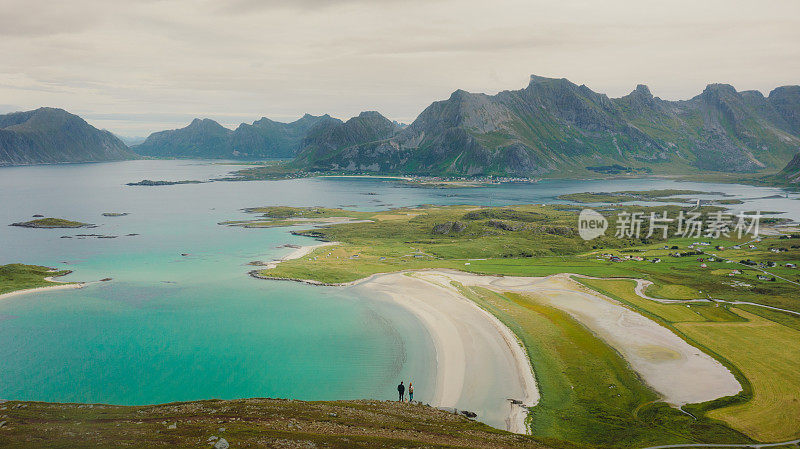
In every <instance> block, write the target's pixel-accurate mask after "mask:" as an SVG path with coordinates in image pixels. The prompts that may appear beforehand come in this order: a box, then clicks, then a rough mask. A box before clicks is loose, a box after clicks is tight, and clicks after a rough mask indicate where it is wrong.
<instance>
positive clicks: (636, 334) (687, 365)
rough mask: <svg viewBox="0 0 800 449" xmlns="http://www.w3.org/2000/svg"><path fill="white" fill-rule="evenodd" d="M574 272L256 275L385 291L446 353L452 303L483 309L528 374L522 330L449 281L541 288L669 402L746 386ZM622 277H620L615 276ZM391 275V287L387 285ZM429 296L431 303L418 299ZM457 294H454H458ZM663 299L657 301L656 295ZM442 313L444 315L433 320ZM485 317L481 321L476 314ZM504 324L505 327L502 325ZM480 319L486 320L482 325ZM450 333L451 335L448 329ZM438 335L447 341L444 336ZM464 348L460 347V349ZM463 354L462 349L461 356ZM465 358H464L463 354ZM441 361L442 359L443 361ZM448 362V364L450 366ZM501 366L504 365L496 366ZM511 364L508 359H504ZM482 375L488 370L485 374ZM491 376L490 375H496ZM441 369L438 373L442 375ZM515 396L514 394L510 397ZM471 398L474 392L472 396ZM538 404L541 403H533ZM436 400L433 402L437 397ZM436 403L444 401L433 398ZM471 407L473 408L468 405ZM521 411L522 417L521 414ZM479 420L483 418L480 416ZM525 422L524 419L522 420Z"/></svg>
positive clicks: (517, 288)
mask: <svg viewBox="0 0 800 449" xmlns="http://www.w3.org/2000/svg"><path fill="white" fill-rule="evenodd" d="M570 276H571V274H570V273H562V274H556V275H550V276H544V277H518V276H499V275H480V274H475V273H468V272H462V271H459V270H450V269H421V270H403V271H398V272H390V273H376V274H373V275H370V276H367V277H365V278H362V279H358V280H355V281H352V282H346V283H322V282H319V281H314V280H308V279H305V280H304V279H293V278H271V277H268V276H255V277H259V278H263V279H272V280H289V281H294V282H302V283H307V284H310V285H321V286H336V287H354V288H362V289H367V290H372V291H376V292H380V293H384V294H385V295H387V296H388V297H390V298H391V299H392V300H393V301H394V302H396V303H397V304H399V305H401V306H403V307H405V308H407V309H409V310H410V311H411V312H412V313H414V314H415V315H417V317H418V318H420V320H421V321H422V323H423V324H424V325H425V327H426V328H428V330H429V332H430V333H431V335H432V338H433V339H434V343H435V345H434V346H435V347H436V350H437V359H438V357H439V356H438V354H439V353H440V352H442V351H447V350H452V349H451V348H452V347H453V346H454V345H455V346H457V344H456V343H454V339H455V338H457V337H454V335H455V334H454V333H453V330H452V329H448V328H447V327H448V325H442V324H440V320H444V321H448V320H452V319H453V318H452V316H453V313H455V311H454V310H451V309H452V308H453V305H455V304H458V307H457V308H458V309H461V312H463V311H464V310H468V309H478V310H479V311H480V312H481V313H480V314H476V316H475V317H473V318H471V319H470V320H469V321H468V322H469V323H475V322H476V321H479V322H481V323H482V324H483V325H486V324H487V323H491V324H492V325H494V326H495V329H494V331H493V332H494V334H495V335H496V336H497V335H499V336H501V338H502V339H507V338H508V335H509V334H510V335H511V340H510V341H512V342H514V344H510V343H508V341H507V347H508V348H511V349H510V350H509V352H510V353H512V358H513V359H514V360H515V362H514V363H513V365H516V367H515V369H516V370H517V371H519V370H520V368H519V367H520V366H524V365H521V364H520V362H519V354H518V353H516V354H514V352H515V349H514V347H517V348H519V351H521V354H522V355H523V356H524V357H523V359H524V363H525V364H526V365H527V366H528V367H529V368H528V370H527V371H528V374H530V375H531V376H533V372H534V371H533V368H532V367H531V365H530V360H529V359H528V357H527V354H526V352H525V349H524V348H523V347H522V346H521V344H520V343H519V341H518V339H517V338H516V335H515V334H513V332H511V331H510V329H508V328H507V327H506V326H505V325H504V324H502V323H500V322H499V320H498V319H497V317H495V316H494V315H492V314H491V313H489V312H487V311H485V310H483V309H481V308H480V307H479V306H478V305H477V304H475V303H474V302H472V301H470V300H469V299H468V298H466V297H464V296H462V295H461V294H460V293H458V291H457V290H456V289H454V288H451V287H449V285H450V284H449V282H450V281H451V280H456V281H458V282H461V283H462V284H464V285H472V286H481V287H484V288H488V289H491V290H494V291H497V292H520V293H535V294H540V295H543V296H544V297H545V298H546V301H547V303H548V304H549V305H551V306H553V307H556V308H558V309H560V310H562V311H564V312H566V313H568V314H570V315H571V316H572V317H573V318H574V319H576V320H577V321H579V322H580V323H581V324H583V325H584V326H586V327H587V328H589V329H590V330H591V331H592V333H594V334H595V335H596V336H597V337H598V338H600V339H601V340H603V341H604V342H605V343H606V344H608V345H610V346H611V347H613V348H614V349H615V350H617V351H618V352H619V353H620V354H621V355H622V356H623V358H624V359H625V361H626V362H627V363H628V365H629V366H630V367H631V369H633V370H634V371H636V372H637V373H638V374H639V375H640V376H641V377H642V380H643V381H644V382H645V383H646V384H647V385H648V386H649V387H650V388H652V389H653V390H654V391H655V392H656V393H657V394H658V395H659V396H660V397H661V398H662V400H664V401H665V402H666V403H668V404H671V405H672V406H675V407H680V406H682V405H684V404H690V403H700V402H705V401H708V400H713V399H717V398H719V397H725V396H729V395H733V394H736V393H738V392H739V391H741V389H742V386H741V385H740V384H739V382H738V381H737V380H736V379H735V377H734V376H733V373H732V372H731V371H730V370H729V369H728V368H726V367H725V366H724V365H723V364H721V363H720V362H719V361H717V360H716V359H714V358H713V357H712V356H710V355H708V354H706V353H705V352H702V351H700V350H698V349H697V348H695V347H693V346H691V345H689V344H688V343H687V342H686V341H684V340H683V339H681V338H680V337H679V336H677V335H676V334H675V333H674V332H672V331H671V330H669V329H667V328H665V327H663V326H661V325H660V324H658V323H656V322H655V321H652V320H650V319H649V318H646V317H644V316H642V315H640V314H638V313H637V312H635V311H632V310H630V309H628V308H627V307H625V306H624V305H623V304H620V303H618V302H617V301H615V300H613V299H611V298H608V297H606V296H604V295H602V294H600V293H597V292H594V291H591V290H590V289H586V288H585V287H583V286H582V285H581V284H579V283H578V282H575V281H573V280H572V279H570V278H569V277H570ZM408 279H411V280H417V281H418V282H421V283H424V284H427V286H425V288H424V290H423V289H422V288H421V287H420V286H419V285H417V286H414V285H410V284H409V282H408V281H407V280H408ZM614 279H616V278H614ZM387 281H388V283H389V285H387ZM636 282H637V284H638V285H637V287H639V288H636V289H635V292H636V293H637V294H639V295H640V296H641V297H643V298H645V299H652V300H656V299H655V298H649V297H648V296H647V295H645V294H644V291H643V287H644V286H645V285H643V284H644V283H645V282H646V281H642V280H636ZM443 295H451V296H452V297H453V298H451V304H450V306H445V307H440V308H439V310H438V314H437V311H430V310H428V308H430V305H429V304H426V303H427V302H429V300H431V298H439V299H438V301H442V296H443ZM415 296H416V297H424V298H426V300H425V301H422V300H418V299H415ZM454 298H455V299H454ZM656 301H657V300H656ZM432 316H437V317H438V319H432V318H431V317H432ZM478 316H479V317H480V318H479V319H476V317H478ZM498 323H499V326H497V324H498ZM479 324H480V323H479ZM448 333H449V335H447V334H448ZM437 339H440V340H441V339H447V341H446V342H442V341H439V342H438V343H437V341H436V340H437ZM457 351H458V348H456V352H457ZM458 357H461V356H460V355H458V354H457V356H456V358H458ZM459 360H460V363H462V364H464V363H466V362H465V359H463V358H460V359H459ZM440 363H442V362H441V361H440ZM444 363H445V365H446V366H444V369H440V370H439V371H447V372H450V373H455V374H448V376H453V375H454V376H455V377H456V378H458V376H459V375H460V370H459V369H458V368H454V367H453V366H452V364H453V363H454V362H453V361H452V360H451V361H445V362H444ZM448 363H449V365H447V364H448ZM495 366H500V365H495ZM505 366H508V365H505ZM478 372H480V371H478ZM482 374H484V373H482ZM490 375H491V373H490ZM442 376H443V375H442V374H440V373H438V372H437V378H440V377H442ZM532 385H533V389H534V390H535V397H536V398H537V399H538V394H539V392H538V389H536V383H535V378H534V381H533V383H532ZM449 394H450V396H448V394H447V393H439V392H437V396H436V397H437V398H446V399H448V400H449V401H450V402H453V396H452V392H451V393H449ZM526 397H527V402H526V405H528V406H530V405H531V402H532V401H531V400H530V399H531V398H532V397H533V395H532V394H531V395H526ZM509 398H511V397H509ZM466 399H468V398H466ZM533 403H534V404H535V401H533ZM432 404H434V403H433V402H432ZM434 405H438V404H434ZM464 408H467V409H468V407H464ZM519 408H520V409H521V410H523V413H520V412H519V411H516V416H515V414H514V410H513V406H512V413H510V414H509V416H508V418H507V426H506V429H507V430H510V429H511V427H512V426H511V425H508V423H509V422H512V421H513V422H514V423H516V424H513V427H514V428H516V429H518V430H522V432H524V431H525V430H524V428H525V427H524V419H525V416H526V415H527V409H526V408H524V407H519ZM520 415H521V416H520ZM479 418H480V416H479ZM520 423H521V425H520Z"/></svg>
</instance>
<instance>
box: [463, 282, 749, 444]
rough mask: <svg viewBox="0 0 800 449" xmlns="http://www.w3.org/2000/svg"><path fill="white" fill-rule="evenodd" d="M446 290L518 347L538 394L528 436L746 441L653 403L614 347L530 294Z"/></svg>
mask: <svg viewBox="0 0 800 449" xmlns="http://www.w3.org/2000/svg"><path fill="white" fill-rule="evenodd" d="M453 285H454V286H456V287H457V288H458V289H459V291H460V292H461V293H462V294H463V295H465V296H467V297H468V298H470V299H471V300H473V301H474V302H476V303H477V304H478V305H480V306H481V307H482V308H484V309H486V310H487V311H489V312H490V313H492V314H493V315H495V316H496V317H498V319H500V320H501V321H502V322H503V323H504V324H506V325H507V326H508V327H509V329H511V330H512V331H513V332H514V334H515V335H516V336H517V337H518V338H519V339H520V341H521V342H522V344H523V346H524V347H525V349H526V351H527V353H528V356H529V357H530V360H531V364H532V365H533V366H534V371H535V374H536V380H537V385H538V387H539V391H540V393H541V400H540V403H539V404H538V405H537V406H535V407H533V408H531V413H530V415H529V420H530V426H531V429H532V432H533V435H535V436H537V437H548V438H557V439H563V440H567V441H569V442H573V443H581V444H592V445H601V446H614V447H641V446H648V445H657V444H677V443H696V442H706V443H711V442H715V443H716V442H731V443H733V442H740V443H741V442H748V441H749V439H748V438H747V437H745V436H743V435H742V434H740V433H738V432H736V431H733V430H731V429H729V428H727V427H725V426H724V425H721V424H718V423H715V422H714V421H712V420H709V419H707V418H703V417H700V419H698V420H695V419H693V418H691V417H689V416H688V415H686V414H684V413H682V412H680V411H679V410H676V409H674V408H671V407H669V406H667V405H666V404H664V403H661V402H659V401H658V395H657V394H656V393H654V392H653V391H652V390H651V389H650V388H648V387H647V386H646V385H645V384H643V383H642V381H641V379H640V378H639V377H638V376H637V374H636V373H635V372H634V371H632V370H631V368H630V366H629V365H628V364H627V362H626V361H625V360H624V359H623V358H622V357H621V356H620V355H619V354H618V353H617V352H616V351H615V350H614V349H613V348H611V347H610V346H608V345H607V344H606V343H604V342H603V341H602V340H601V339H599V338H598V337H597V336H595V335H594V334H593V333H592V332H591V331H589V330H588V329H586V328H585V327H583V326H582V325H581V324H580V323H578V322H577V321H576V320H574V319H573V318H572V317H570V316H569V314H567V313H565V312H563V311H560V310H558V309H556V308H553V307H550V306H547V305H545V304H543V303H542V302H540V301H538V300H537V299H536V297H535V296H534V295H521V294H516V293H506V294H503V295H501V294H498V293H495V292H492V291H490V290H486V289H483V288H480V287H472V288H468V287H464V286H462V285H461V284H458V283H455V282H454V283H453Z"/></svg>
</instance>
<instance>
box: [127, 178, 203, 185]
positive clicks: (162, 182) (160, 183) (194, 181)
mask: <svg viewBox="0 0 800 449" xmlns="http://www.w3.org/2000/svg"><path fill="white" fill-rule="evenodd" d="M203 182H205V181H196V180H183V181H151V180H149V179H143V180H141V181H139V182H129V183H127V184H125V185H128V186H174V185H176V184H202V183H203Z"/></svg>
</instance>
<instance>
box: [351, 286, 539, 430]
mask: <svg viewBox="0 0 800 449" xmlns="http://www.w3.org/2000/svg"><path fill="white" fill-rule="evenodd" d="M353 288H356V289H361V291H362V293H368V294H369V293H379V294H383V295H386V296H388V297H389V298H391V300H393V301H394V302H396V303H398V304H400V305H402V306H404V307H406V308H407V309H408V310H410V311H411V312H412V313H414V315H416V316H417V317H418V318H419V319H420V320H421V321H422V323H423V324H424V325H425V327H426V328H427V329H428V332H429V334H430V337H431V339H432V340H433V344H434V348H435V351H436V363H437V366H436V367H435V369H433V370H432V371H433V372H435V373H436V379H435V382H434V384H435V388H434V389H433V392H431V393H430V394H425V393H424V392H421V391H418V392H417V398H418V399H420V400H422V401H424V402H428V403H430V404H431V405H434V406H439V407H454V408H457V409H460V410H469V411H473V412H476V413H477V414H478V419H480V420H481V421H484V422H486V423H488V424H491V425H493V426H495V427H499V428H503V429H506V430H509V431H512V432H516V433H526V431H527V429H526V427H525V417H526V415H527V409H526V408H525V407H523V406H520V405H515V404H513V403H512V402H510V401H509V399H515V400H517V401H521V402H522V404H524V405H525V406H527V407H530V406H533V405H535V404H536V403H537V402H538V399H539V392H538V390H537V388H536V380H535V378H534V376H533V370H532V368H531V365H530V362H529V360H528V357H527V354H526V353H525V350H524V349H523V348H522V346H521V345H520V343H519V342H518V341H517V339H516V337H515V336H514V334H513V333H512V332H511V330H509V329H508V328H507V327H506V326H505V325H503V324H502V323H501V322H500V321H499V320H498V319H497V318H495V317H494V316H493V315H491V314H490V313H488V312H486V311H484V310H483V309H481V308H480V307H478V306H477V305H476V304H475V303H473V302H472V301H470V300H468V299H467V298H464V297H463V296H461V295H460V294H458V293H456V292H453V291H451V290H450V289H448V288H444V287H442V286H438V285H436V284H434V283H431V282H429V281H427V280H422V279H418V278H413V277H409V276H406V275H404V274H403V273H392V274H383V275H377V276H373V277H371V278H370V279H368V280H366V281H363V282H359V283H358V284H357V285H356V286H355V287H353Z"/></svg>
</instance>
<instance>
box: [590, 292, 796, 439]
mask: <svg viewBox="0 0 800 449" xmlns="http://www.w3.org/2000/svg"><path fill="white" fill-rule="evenodd" d="M579 281H580V282H581V283H583V284H584V285H586V286H588V287H591V288H593V289H595V290H597V291H599V292H601V293H603V294H605V295H607V296H609V297H612V298H614V299H617V300H619V301H621V302H622V303H624V304H626V305H627V306H628V307H630V308H632V309H634V310H636V311H638V312H640V313H642V314H644V315H645V316H649V317H650V318H653V319H655V320H657V321H659V322H661V323H662V324H664V325H666V326H668V327H670V328H672V329H673V330H675V331H677V333H678V335H681V336H683V337H684V338H686V339H687V340H688V341H689V342H690V343H693V344H695V345H696V346H698V347H700V348H702V349H705V350H706V351H707V352H709V353H710V354H712V355H713V356H715V357H716V358H718V359H719V360H720V361H722V362H723V363H724V364H725V365H727V366H729V367H730V368H732V369H733V370H734V374H735V375H736V376H737V378H739V379H740V382H741V383H743V386H744V387H745V391H744V392H743V393H742V394H740V395H739V397H738V398H732V400H729V401H727V402H728V403H730V404H732V405H728V404H726V403H724V402H723V403H717V404H705V405H701V406H698V407H695V408H696V409H698V410H700V411H701V412H705V413H706V415H707V416H709V417H711V418H714V419H718V420H722V421H724V422H726V423H728V424H729V425H730V426H731V427H732V428H734V429H737V430H739V431H741V432H743V433H745V434H747V435H749V436H751V437H753V438H755V439H757V440H761V441H781V440H787V439H792V438H798V437H800V428H798V427H797V426H796V425H795V424H796V423H797V421H798V419H800V418H799V417H800V399H798V398H800V371H798V370H797V362H798V360H800V318H798V317H796V316H794V315H790V314H786V313H781V312H776V311H771V310H766V309H763V308H757V307H752V306H744V307H748V310H752V311H755V312H757V313H758V314H756V313H751V312H748V311H746V310H743V308H741V307H733V306H729V305H724V304H660V303H655V302H652V301H648V300H645V299H642V298H640V297H639V296H638V295H636V294H635V293H634V291H633V287H634V285H635V284H634V282H633V281H628V280H596V279H579Z"/></svg>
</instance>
